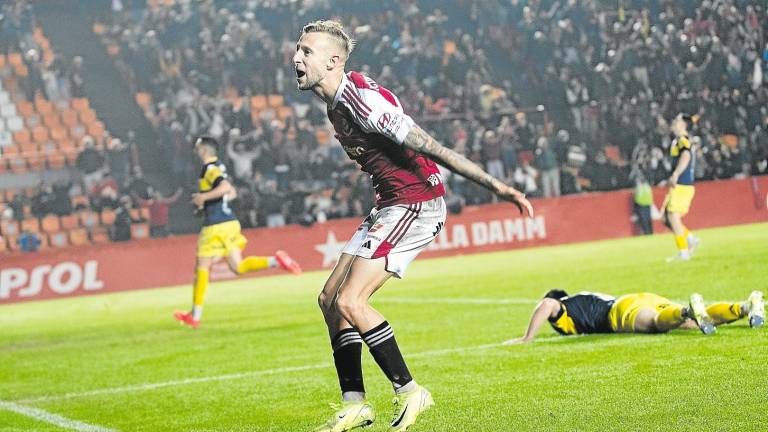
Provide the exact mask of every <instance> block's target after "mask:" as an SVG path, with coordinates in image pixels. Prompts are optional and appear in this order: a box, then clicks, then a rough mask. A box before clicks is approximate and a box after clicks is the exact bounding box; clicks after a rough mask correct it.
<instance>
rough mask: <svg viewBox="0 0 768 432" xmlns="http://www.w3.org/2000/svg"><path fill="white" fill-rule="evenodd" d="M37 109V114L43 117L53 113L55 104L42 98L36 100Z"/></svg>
mask: <svg viewBox="0 0 768 432" xmlns="http://www.w3.org/2000/svg"><path fill="white" fill-rule="evenodd" d="M35 108H36V109H37V112H38V113H40V114H42V115H46V114H51V113H53V104H52V103H51V101H48V100H45V99H42V98H37V99H35Z"/></svg>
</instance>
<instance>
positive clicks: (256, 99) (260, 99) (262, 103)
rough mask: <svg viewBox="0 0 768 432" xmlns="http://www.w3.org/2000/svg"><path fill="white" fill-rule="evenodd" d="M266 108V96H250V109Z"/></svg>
mask: <svg viewBox="0 0 768 432" xmlns="http://www.w3.org/2000/svg"><path fill="white" fill-rule="evenodd" d="M266 108H267V97H266V96H264V95H256V96H251V110H253V111H261V110H263V109H266Z"/></svg>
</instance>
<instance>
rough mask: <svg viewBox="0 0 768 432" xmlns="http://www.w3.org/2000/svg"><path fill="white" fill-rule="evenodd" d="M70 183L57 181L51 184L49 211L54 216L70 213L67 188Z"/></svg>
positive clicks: (70, 207)
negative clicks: (51, 194)
mask: <svg viewBox="0 0 768 432" xmlns="http://www.w3.org/2000/svg"><path fill="white" fill-rule="evenodd" d="M71 187H72V183H71V182H69V183H66V182H59V183H56V184H54V185H53V201H51V203H50V204H51V213H53V214H55V215H56V216H66V215H68V214H72V200H71V199H70V198H69V190H70V189H71Z"/></svg>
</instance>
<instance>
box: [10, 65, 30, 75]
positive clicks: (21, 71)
mask: <svg viewBox="0 0 768 432" xmlns="http://www.w3.org/2000/svg"><path fill="white" fill-rule="evenodd" d="M13 71H14V73H16V76H17V77H20V78H26V77H27V76H28V75H29V69H28V68H27V66H26V65H23V64H22V65H19V66H14V67H13Z"/></svg>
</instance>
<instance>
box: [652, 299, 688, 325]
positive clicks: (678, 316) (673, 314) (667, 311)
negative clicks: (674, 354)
mask: <svg viewBox="0 0 768 432" xmlns="http://www.w3.org/2000/svg"><path fill="white" fill-rule="evenodd" d="M685 319H686V318H685V317H684V316H683V306H682V305H679V304H671V305H669V306H667V307H665V308H664V309H662V310H661V312H659V315H658V316H657V317H656V329H657V330H659V331H661V332H666V331H669V330H672V329H676V328H678V327H680V325H682V324H683V323H684V322H685Z"/></svg>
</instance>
